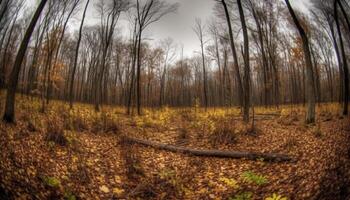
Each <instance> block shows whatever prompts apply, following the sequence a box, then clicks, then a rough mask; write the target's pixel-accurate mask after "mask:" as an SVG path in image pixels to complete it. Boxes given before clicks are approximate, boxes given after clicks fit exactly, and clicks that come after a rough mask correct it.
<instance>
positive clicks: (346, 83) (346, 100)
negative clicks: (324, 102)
mask: <svg viewBox="0 0 350 200" xmlns="http://www.w3.org/2000/svg"><path fill="white" fill-rule="evenodd" d="M334 19H335V24H336V26H337V30H338V35H339V43H340V49H341V53H342V57H343V73H344V74H343V78H344V94H343V115H348V104H349V69H348V62H347V56H346V54H345V49H344V43H343V36H342V32H341V29H340V25H339V19H338V11H337V0H336V1H334Z"/></svg>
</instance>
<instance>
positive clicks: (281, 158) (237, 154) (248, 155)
mask: <svg viewBox="0 0 350 200" xmlns="http://www.w3.org/2000/svg"><path fill="white" fill-rule="evenodd" d="M125 140H126V141H128V142H131V143H135V144H140V145H144V146H149V147H153V148H156V149H160V150H167V151H171V152H176V153H183V154H190V155H194V156H204V157H220V158H236V159H239V158H245V159H248V160H258V159H263V160H264V161H274V162H285V161H293V159H292V158H290V157H289V156H288V155H284V154H274V153H255V152H241V151H220V150H198V149H191V148H186V147H178V146H174V145H169V144H162V143H157V142H152V141H148V140H141V139H137V138H130V137H126V138H125Z"/></svg>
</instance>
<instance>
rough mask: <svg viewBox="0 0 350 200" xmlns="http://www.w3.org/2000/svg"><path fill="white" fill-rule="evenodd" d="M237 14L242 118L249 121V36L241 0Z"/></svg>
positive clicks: (239, 0) (238, 1)
mask: <svg viewBox="0 0 350 200" xmlns="http://www.w3.org/2000/svg"><path fill="white" fill-rule="evenodd" d="M237 5H238V10H239V16H240V19H241V24H242V30H243V39H244V55H243V57H244V92H243V94H244V101H243V120H244V121H245V122H249V107H250V84H249V82H250V64H249V38H248V30H247V26H246V22H245V17H244V11H243V7H242V2H241V0H237Z"/></svg>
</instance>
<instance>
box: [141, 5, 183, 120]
mask: <svg viewBox="0 0 350 200" xmlns="http://www.w3.org/2000/svg"><path fill="white" fill-rule="evenodd" d="M177 8H178V4H168V3H166V2H165V1H160V0H147V1H146V3H145V4H144V5H141V4H140V2H139V0H137V1H136V11H137V18H136V19H137V24H138V34H137V36H138V44H137V45H138V47H137V71H136V97H137V113H138V114H139V115H141V83H140V79H141V56H140V55H141V43H142V32H143V31H144V30H145V29H146V28H147V27H148V26H149V25H150V24H152V23H154V22H157V21H159V20H160V19H161V18H162V17H163V16H165V15H167V14H169V13H172V12H175V11H176V10H177Z"/></svg>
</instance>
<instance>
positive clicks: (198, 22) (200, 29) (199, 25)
mask: <svg viewBox="0 0 350 200" xmlns="http://www.w3.org/2000/svg"><path fill="white" fill-rule="evenodd" d="M203 29H204V27H203V25H202V22H201V20H200V19H198V18H197V19H196V25H195V27H194V29H193V30H194V32H195V33H196V34H197V37H198V39H199V41H200V45H201V56H202V67H203V94H204V106H205V110H207V108H208V92H207V89H208V88H207V72H206V68H205V56H204V41H203V39H204V38H203Z"/></svg>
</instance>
